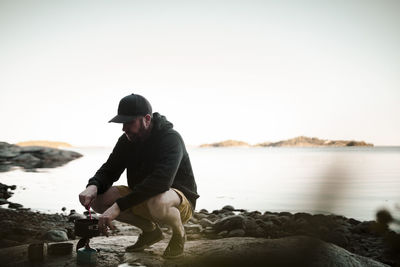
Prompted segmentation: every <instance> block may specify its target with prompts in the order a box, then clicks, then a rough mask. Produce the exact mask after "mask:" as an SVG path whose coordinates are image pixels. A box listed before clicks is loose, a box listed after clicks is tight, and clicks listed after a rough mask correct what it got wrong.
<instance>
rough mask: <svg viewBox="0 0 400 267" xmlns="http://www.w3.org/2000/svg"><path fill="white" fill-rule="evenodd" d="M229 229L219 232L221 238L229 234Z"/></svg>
mask: <svg viewBox="0 0 400 267" xmlns="http://www.w3.org/2000/svg"><path fill="white" fill-rule="evenodd" d="M228 233H229V232H228V231H221V232H219V233H218V236H219V237H221V238H224V237H227V236H228Z"/></svg>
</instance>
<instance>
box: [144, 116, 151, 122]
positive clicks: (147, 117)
mask: <svg viewBox="0 0 400 267" xmlns="http://www.w3.org/2000/svg"><path fill="white" fill-rule="evenodd" d="M143 118H144V121H145V122H146V124H150V122H151V116H150V114H146V115H145V116H144V117H143Z"/></svg>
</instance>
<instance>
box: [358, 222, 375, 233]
mask: <svg viewBox="0 0 400 267" xmlns="http://www.w3.org/2000/svg"><path fill="white" fill-rule="evenodd" d="M373 224H374V222H372V221H369V222H362V223H359V224H357V225H356V226H355V227H354V228H353V232H354V233H358V234H365V233H369V232H370V230H371V229H372V228H373Z"/></svg>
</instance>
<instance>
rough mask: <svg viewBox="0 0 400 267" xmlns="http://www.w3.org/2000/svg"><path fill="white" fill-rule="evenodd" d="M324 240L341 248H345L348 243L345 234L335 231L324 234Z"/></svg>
mask: <svg viewBox="0 0 400 267" xmlns="http://www.w3.org/2000/svg"><path fill="white" fill-rule="evenodd" d="M324 240H325V241H327V242H330V243H333V244H335V245H337V246H339V247H342V248H346V247H347V245H348V244H349V240H347V238H346V236H345V235H344V234H342V233H340V232H337V231H331V232H329V233H328V234H327V235H326V236H325V238H324Z"/></svg>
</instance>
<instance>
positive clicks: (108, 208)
mask: <svg viewBox="0 0 400 267" xmlns="http://www.w3.org/2000/svg"><path fill="white" fill-rule="evenodd" d="M109 122H115V123H122V124H123V127H122V130H123V131H124V134H123V135H122V136H121V137H120V138H119V139H118V142H117V144H116V145H115V147H114V149H113V151H112V153H111V154H110V156H109V158H108V160H107V161H106V162H105V163H104V164H103V165H102V166H101V168H100V169H99V170H98V171H97V172H96V174H95V175H94V177H93V178H91V179H89V183H88V185H87V187H86V189H85V190H84V191H83V192H82V193H81V194H80V195H79V200H80V202H81V204H82V205H83V206H84V207H86V208H87V209H89V208H90V207H92V208H93V209H94V210H95V211H96V212H99V213H102V214H101V215H100V216H99V229H100V231H101V232H103V233H105V234H107V229H108V228H109V229H112V230H113V229H114V226H113V224H112V221H113V220H114V219H117V220H119V221H123V222H126V223H129V224H132V225H134V226H137V227H139V228H140V229H141V230H142V233H141V234H140V235H139V237H138V240H137V241H136V243H135V244H133V245H132V246H129V247H127V248H126V250H127V251H129V252H133V251H143V250H144V249H145V248H147V247H149V246H151V245H152V244H154V243H156V242H158V241H160V240H161V239H163V233H162V231H161V229H160V228H159V226H158V224H157V223H164V224H167V225H169V226H171V228H172V238H171V240H170V242H169V244H168V246H167V248H166V249H165V251H164V255H163V256H164V257H165V258H176V257H179V256H182V255H183V249H184V243H185V241H186V234H185V229H184V227H183V223H185V222H187V221H188V220H189V219H190V217H191V216H192V213H193V210H194V208H195V205H196V199H197V198H198V197H199V195H198V194H197V186H196V182H195V180H194V176H193V171H192V167H191V164H190V160H189V156H188V153H187V151H186V148H185V144H184V142H183V140H182V138H181V136H180V135H179V133H178V132H176V131H175V130H174V129H173V125H172V123H170V122H169V121H167V119H166V118H165V117H164V116H161V115H160V114H159V113H152V108H151V105H150V103H149V102H148V101H147V100H146V99H145V98H144V97H143V96H140V95H137V94H131V95H128V96H126V97H124V98H122V99H121V101H120V102H119V106H118V115H117V116H115V117H114V118H113V119H112V120H110V121H109ZM125 169H126V170H127V180H128V186H112V184H113V183H114V182H115V181H117V180H118V179H119V177H120V175H121V174H122V172H123V171H124V170H125Z"/></svg>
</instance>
